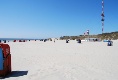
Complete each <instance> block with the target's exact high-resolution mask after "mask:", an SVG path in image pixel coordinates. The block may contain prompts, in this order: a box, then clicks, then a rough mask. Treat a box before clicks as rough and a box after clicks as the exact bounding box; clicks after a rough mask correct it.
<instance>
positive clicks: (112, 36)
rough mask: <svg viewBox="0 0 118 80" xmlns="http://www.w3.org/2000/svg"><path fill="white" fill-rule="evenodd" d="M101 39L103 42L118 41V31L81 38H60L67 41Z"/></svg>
mask: <svg viewBox="0 0 118 80" xmlns="http://www.w3.org/2000/svg"><path fill="white" fill-rule="evenodd" d="M88 37H89V38H100V39H101V40H104V39H107V40H108V39H111V40H117V39H118V31H116V32H111V33H103V34H97V35H89V36H88V35H85V36H84V35H79V36H63V37H60V39H61V40H65V39H70V40H75V39H85V38H88Z"/></svg>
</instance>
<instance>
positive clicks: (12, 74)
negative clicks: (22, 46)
mask: <svg viewBox="0 0 118 80" xmlns="http://www.w3.org/2000/svg"><path fill="white" fill-rule="evenodd" d="M27 73H28V71H12V72H11V73H10V74H8V75H7V76H5V77H1V78H0V79H5V78H10V77H20V76H24V75H27Z"/></svg>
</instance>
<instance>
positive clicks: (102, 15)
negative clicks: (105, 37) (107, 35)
mask: <svg viewBox="0 0 118 80" xmlns="http://www.w3.org/2000/svg"><path fill="white" fill-rule="evenodd" d="M101 17H102V19H101V21H102V33H103V32H104V17H105V16H104V0H102V14H101Z"/></svg>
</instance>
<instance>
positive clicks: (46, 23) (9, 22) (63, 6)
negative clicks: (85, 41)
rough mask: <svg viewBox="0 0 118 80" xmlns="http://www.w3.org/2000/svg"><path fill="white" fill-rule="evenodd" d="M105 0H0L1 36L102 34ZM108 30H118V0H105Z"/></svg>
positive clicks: (33, 36)
mask: <svg viewBox="0 0 118 80" xmlns="http://www.w3.org/2000/svg"><path fill="white" fill-rule="evenodd" d="M101 1H102V0H0V37H1V38H49V37H61V36H77V35H83V33H84V32H86V30H88V29H89V30H90V34H100V33H102V31H101V29H102V26H101V12H102V6H101ZM104 3H105V6H104V11H105V26H104V32H112V31H118V5H117V3H118V0H104Z"/></svg>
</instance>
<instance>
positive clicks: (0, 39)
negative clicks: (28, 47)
mask: <svg viewBox="0 0 118 80" xmlns="http://www.w3.org/2000/svg"><path fill="white" fill-rule="evenodd" d="M14 40H16V41H19V40H21V41H23V40H27V41H30V40H41V39H35V38H0V43H7V42H13V41H14Z"/></svg>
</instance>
